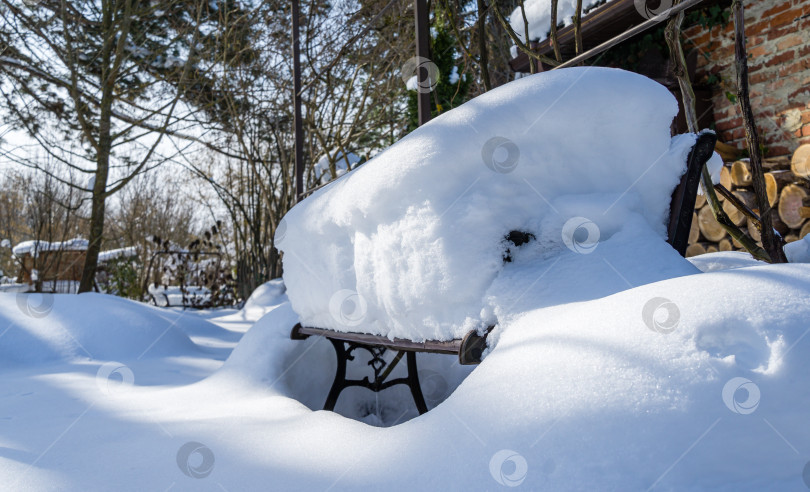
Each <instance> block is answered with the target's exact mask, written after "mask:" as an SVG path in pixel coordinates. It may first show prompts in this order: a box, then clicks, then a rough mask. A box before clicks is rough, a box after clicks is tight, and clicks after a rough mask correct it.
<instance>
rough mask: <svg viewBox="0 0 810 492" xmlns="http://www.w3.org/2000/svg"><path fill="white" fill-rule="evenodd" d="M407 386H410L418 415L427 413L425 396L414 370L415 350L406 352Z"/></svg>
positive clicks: (416, 372)
mask: <svg viewBox="0 0 810 492" xmlns="http://www.w3.org/2000/svg"><path fill="white" fill-rule="evenodd" d="M408 387H409V388H411V395H413V402H414V403H416V409H417V410H419V415H422V414H424V413H427V411H428V408H427V405H426V404H425V397H424V396H422V386H420V385H419V372H418V371H417V370H416V352H408Z"/></svg>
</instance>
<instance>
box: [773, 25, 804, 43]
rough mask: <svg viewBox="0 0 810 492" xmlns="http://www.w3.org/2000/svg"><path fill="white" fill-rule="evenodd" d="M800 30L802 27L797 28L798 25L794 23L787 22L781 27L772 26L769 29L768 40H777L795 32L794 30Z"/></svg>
mask: <svg viewBox="0 0 810 492" xmlns="http://www.w3.org/2000/svg"><path fill="white" fill-rule="evenodd" d="M799 30H801V29H797V26H796V25H794V24H793V23H791V24H786V25H784V26H782V27H780V28H771V29H770V30H769V31H768V41H776V40H777V39H782V38H784V37H785V36H788V35H790V34H793V33H794V32H796V31H799Z"/></svg>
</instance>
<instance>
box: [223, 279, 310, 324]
mask: <svg viewBox="0 0 810 492" xmlns="http://www.w3.org/2000/svg"><path fill="white" fill-rule="evenodd" d="M286 291H287V288H286V287H285V286H284V281H283V280H282V279H280V278H277V279H273V280H271V281H269V282H265V283H263V284H262V285H260V286H258V287H256V290H254V291H253V293H251V294H250V297H249V298H248V300H247V301H245V305H244V306H242V309H240V310H239V311H237V312H235V313H231V314H227V315H225V316H219V317H217V318H215V319H214V320H215V322H216V323H218V324H224V325H228V326H230V327H232V328H234V329H238V330H240V331H246V330H247V329H248V328H250V326H251V325H252V324H253V323H255V322H256V321H258V320H259V319H261V318H262V316H264V315H265V314H267V313H269V312H270V311H272V310H273V309H275V308H276V307H278V306H279V305H281V304H283V303H285V302H287V296H286V295H285V292H286ZM292 324H293V325H294V324H295V323H294V322H293V323H292ZM290 328H292V325H290ZM288 334H289V333H288Z"/></svg>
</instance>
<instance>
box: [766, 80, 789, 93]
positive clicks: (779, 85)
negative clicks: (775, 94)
mask: <svg viewBox="0 0 810 492" xmlns="http://www.w3.org/2000/svg"><path fill="white" fill-rule="evenodd" d="M784 85H785V79H781V78H780V79H779V80H775V81H773V82H771V83H770V84H768V85H766V86H765V87H766V89H767V90H769V91H775V90H778V89H781V88H782V86H784Z"/></svg>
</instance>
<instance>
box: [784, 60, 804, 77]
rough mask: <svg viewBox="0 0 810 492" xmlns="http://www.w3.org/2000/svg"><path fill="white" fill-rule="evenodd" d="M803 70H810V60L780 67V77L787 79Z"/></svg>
mask: <svg viewBox="0 0 810 492" xmlns="http://www.w3.org/2000/svg"><path fill="white" fill-rule="evenodd" d="M803 70H810V60H800V61H797V62H795V63H791V64H790V65H784V66H782V67H779V76H780V77H786V76H788V75H791V74H794V73H797V72H801V71H803Z"/></svg>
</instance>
